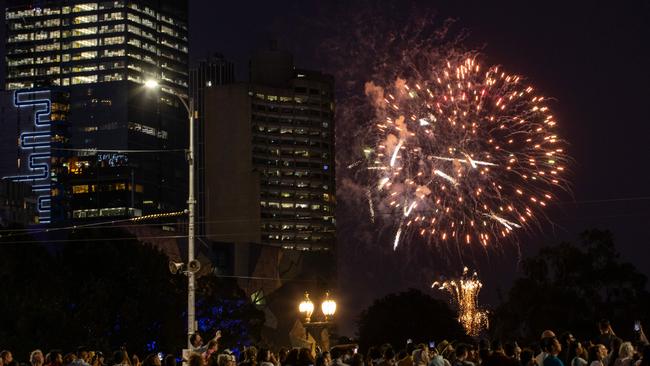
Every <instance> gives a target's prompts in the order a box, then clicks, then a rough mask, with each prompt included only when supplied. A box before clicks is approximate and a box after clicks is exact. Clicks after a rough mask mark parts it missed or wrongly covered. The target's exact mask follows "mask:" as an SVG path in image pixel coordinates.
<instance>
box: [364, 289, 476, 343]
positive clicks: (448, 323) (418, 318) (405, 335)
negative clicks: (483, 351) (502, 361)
mask: <svg viewBox="0 0 650 366" xmlns="http://www.w3.org/2000/svg"><path fill="white" fill-rule="evenodd" d="M357 324H358V326H359V333H358V336H359V345H360V347H361V348H362V349H364V350H365V349H368V347H370V346H373V345H381V344H384V343H390V344H391V345H393V346H394V347H399V346H400V345H404V344H406V341H407V340H408V339H412V340H413V341H414V342H416V343H420V342H422V343H428V342H430V341H432V340H436V341H440V340H442V339H449V340H452V339H459V338H464V337H465V333H464V331H463V329H462V327H461V326H460V324H459V323H458V321H457V320H456V314H455V313H454V312H453V311H452V310H451V309H450V308H449V306H448V305H447V304H446V303H445V302H443V301H441V300H437V299H435V298H433V297H431V296H429V295H426V294H424V293H422V292H421V291H418V290H415V289H410V290H408V291H405V292H400V293H397V294H391V295H388V296H386V297H384V298H381V299H379V300H376V301H375V302H374V303H373V304H372V305H370V307H368V308H367V309H366V310H364V311H363V312H362V313H361V315H360V317H359V320H358V323H357Z"/></svg>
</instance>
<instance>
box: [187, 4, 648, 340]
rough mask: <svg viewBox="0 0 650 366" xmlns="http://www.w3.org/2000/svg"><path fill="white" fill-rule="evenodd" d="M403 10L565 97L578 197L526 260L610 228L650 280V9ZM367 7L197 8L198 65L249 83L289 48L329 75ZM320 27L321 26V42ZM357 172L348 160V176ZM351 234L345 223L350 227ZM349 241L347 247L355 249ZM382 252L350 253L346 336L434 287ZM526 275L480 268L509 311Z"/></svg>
mask: <svg viewBox="0 0 650 366" xmlns="http://www.w3.org/2000/svg"><path fill="white" fill-rule="evenodd" d="M367 3H373V4H376V3H375V2H367ZM386 3H388V2H386ZM399 3H405V4H407V3H408V4H414V6H416V7H422V9H435V10H436V11H437V13H438V18H439V19H446V18H453V19H455V20H456V25H457V26H459V27H462V28H463V29H465V30H466V31H467V32H468V34H469V35H468V37H467V38H466V39H465V42H464V43H465V45H467V46H468V47H471V48H478V49H480V50H481V53H482V55H483V57H484V59H485V60H487V61H488V62H489V63H493V64H500V65H503V66H504V67H505V68H506V69H507V70H509V71H510V72H514V73H519V74H523V75H525V76H526V77H527V80H528V81H530V82H531V83H532V84H533V85H535V86H536V87H537V89H538V90H542V91H543V93H544V95H547V96H551V97H553V98H555V99H556V101H555V102H554V103H553V105H552V108H553V109H554V112H555V113H554V114H555V115H556V116H557V120H558V121H559V123H560V131H561V133H562V135H563V136H564V137H565V138H566V140H567V141H568V142H569V143H570V147H569V149H568V152H569V154H570V155H571V156H572V158H573V159H574V160H575V162H574V163H573V165H572V168H571V170H572V171H571V175H570V179H571V180H572V192H571V193H570V194H565V195H564V197H563V202H562V203H561V204H560V205H557V206H556V207H554V208H552V209H551V210H550V216H551V219H552V221H553V225H551V224H548V223H545V224H544V225H543V232H541V233H537V234H535V235H529V236H523V237H522V238H521V242H520V248H521V252H522V254H521V255H522V256H523V257H525V256H527V255H530V254H531V253H534V252H536V250H537V249H538V248H539V247H540V246H541V245H547V244H555V243H558V242H560V241H562V240H573V239H575V238H576V237H577V235H578V234H579V233H580V232H581V231H583V230H585V229H588V228H603V229H610V230H611V231H613V233H614V235H615V240H616V243H617V246H618V248H619V250H620V252H621V253H622V257H623V259H624V260H628V261H631V262H632V263H634V264H635V265H636V266H637V268H639V269H640V270H642V271H643V272H644V273H645V274H646V275H650V266H649V265H648V264H647V263H648V259H650V248H649V244H650V243H649V240H648V237H649V235H648V232H649V228H650V173H649V172H648V167H649V165H650V164H648V160H647V159H648V157H650V143H649V141H648V140H649V138H650V112H649V107H650V2H649V1H625V2H593V1H581V2H568V1H566V2H549V1H538V2H531V1H516V2H496V1H490V2H487V1H414V2H413V1H412V2H399ZM360 6H363V3H360V2H359V1H350V2H347V1H339V2H331V3H330V4H328V6H323V5H322V4H318V3H317V2H314V1H304V0H296V1H286V0H285V1H273V2H256V3H255V4H254V5H253V4H252V3H251V2H232V3H225V2H219V4H218V5H217V4H216V3H215V2H213V1H208V0H192V2H191V9H190V14H191V19H190V21H191V24H192V26H191V42H192V43H191V50H192V56H193V57H201V56H205V55H207V54H209V53H211V52H214V51H218V52H220V53H222V54H224V55H225V56H226V57H227V58H230V59H232V60H234V61H235V62H237V67H238V71H237V72H238V75H239V76H240V77H241V78H243V77H245V75H246V68H245V67H246V61H247V59H248V57H249V54H250V52H251V51H252V50H253V49H255V48H256V47H258V46H259V45H261V44H264V43H265V42H266V41H267V40H268V39H279V40H280V41H281V42H280V45H281V46H284V47H285V48H287V49H288V50H290V51H292V52H293V53H294V55H295V58H296V63H297V64H298V66H300V67H304V68H316V69H320V68H324V67H326V65H323V64H322V62H321V60H320V59H319V58H318V56H317V55H318V51H317V49H318V48H319V47H320V44H321V42H322V39H319V37H324V36H325V37H326V35H324V34H323V31H322V24H320V23H322V21H323V19H327V20H331V19H332V18H335V19H342V20H341V24H337V23H330V24H329V25H328V26H331V27H332V29H341V28H346V27H353V26H354V25H350V24H344V22H345V17H341V18H336V17H333V16H332V14H333V13H336V14H345V13H346V11H358V9H359V7H360ZM208 9H209V10H208ZM314 24H318V25H319V26H318V27H316V26H314V27H313V32H310V25H314ZM316 28H318V29H316ZM326 71H331V70H326ZM337 82H341V81H340V80H337ZM340 127H341V126H339V128H340ZM347 163H348V162H342V161H340V162H339V168H340V167H341V166H342V165H345V164H347ZM358 220H365V219H364V218H358ZM347 224H348V223H342V222H341V218H339V225H343V226H345V225H347ZM339 239H340V243H339V245H341V246H346V245H353V243H349V242H347V241H346V239H345V238H341V237H340V236H339ZM371 251H373V248H371V247H368V246H365V247H363V248H362V249H359V248H355V249H354V250H352V249H351V248H346V247H342V248H340V252H341V253H342V256H344V258H341V260H340V263H339V266H340V268H339V269H340V275H339V276H340V280H339V282H340V285H341V289H340V292H341V293H340V294H339V296H340V297H341V302H342V306H341V309H342V313H341V314H340V319H341V323H342V324H341V326H342V328H343V329H344V330H346V331H351V330H352V327H351V321H353V319H354V317H355V316H356V315H358V313H359V311H360V310H362V309H363V307H365V306H366V305H367V304H368V303H369V302H370V301H372V300H373V299H374V298H376V297H378V296H381V295H383V294H385V293H388V292H392V291H397V290H400V289H406V288H408V287H418V288H422V289H426V288H428V285H429V283H430V282H429V283H414V282H413V278H417V276H413V277H412V276H410V275H409V273H405V272H409V270H408V269H406V271H405V268H401V269H399V270H397V269H395V268H392V266H395V265H397V266H400V263H401V262H400V259H399V258H398V259H395V258H383V257H386V256H395V255H394V254H392V252H391V251H384V250H374V252H375V253H373V255H372V256H371V257H373V258H372V259H370V257H369V255H370V254H371V253H370V252H371ZM377 252H378V253H377ZM403 263H404V266H409V265H411V264H410V262H409V261H407V260H405V261H404V262H403ZM517 265H518V258H517V255H516V253H513V251H506V252H502V253H499V254H496V255H494V258H492V259H490V260H489V261H487V262H486V264H485V265H483V266H482V268H479V270H480V272H481V275H482V277H483V279H484V282H485V285H486V287H485V289H484V291H483V293H482V295H483V300H484V301H486V302H488V303H489V304H490V305H496V303H498V300H497V295H496V294H497V291H496V289H497V288H500V289H502V290H507V289H508V287H509V286H510V284H511V283H512V281H513V279H514V278H515V277H516V276H517V274H518V266H517ZM431 273H439V271H438V272H437V271H436V269H432V270H431ZM429 293H431V291H430V290H429Z"/></svg>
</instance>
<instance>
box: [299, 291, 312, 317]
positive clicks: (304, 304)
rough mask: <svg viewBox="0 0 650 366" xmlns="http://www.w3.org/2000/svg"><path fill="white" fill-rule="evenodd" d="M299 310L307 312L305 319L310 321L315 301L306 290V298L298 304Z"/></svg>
mask: <svg viewBox="0 0 650 366" xmlns="http://www.w3.org/2000/svg"><path fill="white" fill-rule="evenodd" d="M298 311H300V312H301V313H303V314H305V321H306V322H307V323H309V321H310V320H311V314H313V313H314V303H313V302H312V301H311V300H310V299H309V294H308V293H307V292H305V299H304V300H302V301H301V302H300V305H298Z"/></svg>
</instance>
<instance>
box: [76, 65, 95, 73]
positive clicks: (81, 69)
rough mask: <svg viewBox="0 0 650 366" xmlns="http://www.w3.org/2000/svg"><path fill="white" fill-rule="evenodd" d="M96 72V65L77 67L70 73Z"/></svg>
mask: <svg viewBox="0 0 650 366" xmlns="http://www.w3.org/2000/svg"><path fill="white" fill-rule="evenodd" d="M88 71H97V66H96V65H79V66H75V67H73V68H72V72H88Z"/></svg>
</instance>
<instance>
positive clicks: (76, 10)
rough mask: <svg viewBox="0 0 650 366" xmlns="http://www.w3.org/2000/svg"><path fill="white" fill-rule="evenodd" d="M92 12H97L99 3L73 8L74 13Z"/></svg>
mask: <svg viewBox="0 0 650 366" xmlns="http://www.w3.org/2000/svg"><path fill="white" fill-rule="evenodd" d="M91 10H97V3H87V4H77V5H75V6H74V7H73V8H72V12H73V13H79V12H82V11H91Z"/></svg>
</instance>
